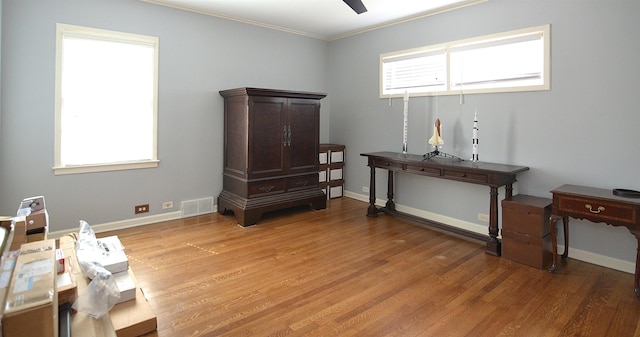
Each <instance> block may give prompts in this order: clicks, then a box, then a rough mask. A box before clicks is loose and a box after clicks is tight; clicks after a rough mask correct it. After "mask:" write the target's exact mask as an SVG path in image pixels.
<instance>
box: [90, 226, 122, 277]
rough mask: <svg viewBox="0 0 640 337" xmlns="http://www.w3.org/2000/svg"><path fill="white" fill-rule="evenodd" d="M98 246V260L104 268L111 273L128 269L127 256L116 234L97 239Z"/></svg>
mask: <svg viewBox="0 0 640 337" xmlns="http://www.w3.org/2000/svg"><path fill="white" fill-rule="evenodd" d="M98 247H100V249H101V250H102V259H100V261H97V262H99V263H100V264H101V265H102V266H103V267H104V268H105V269H106V270H108V271H110V272H111V273H112V274H115V273H119V272H123V271H127V269H129V258H128V257H127V254H126V253H125V251H124V246H123V245H122V243H121V242H120V239H118V236H116V235H113V236H108V237H105V238H99V239H98Z"/></svg>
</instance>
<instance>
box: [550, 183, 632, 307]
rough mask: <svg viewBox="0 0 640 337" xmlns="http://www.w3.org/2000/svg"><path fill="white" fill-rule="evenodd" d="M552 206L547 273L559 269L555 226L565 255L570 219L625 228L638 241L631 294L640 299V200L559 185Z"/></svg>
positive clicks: (604, 190) (567, 246)
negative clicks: (561, 230)
mask: <svg viewBox="0 0 640 337" xmlns="http://www.w3.org/2000/svg"><path fill="white" fill-rule="evenodd" d="M551 193H553V206H552V210H551V217H550V218H549V227H550V229H551V242H552V245H553V262H552V264H551V267H549V272H551V273H553V272H554V271H555V270H556V268H557V266H558V247H557V241H558V239H557V230H556V222H557V221H558V220H562V223H563V228H564V253H563V254H562V257H563V258H566V257H567V256H568V251H569V231H568V225H569V217H572V218H576V219H585V220H589V221H592V222H596V223H597V222H604V223H606V224H609V225H612V226H624V227H627V228H628V229H629V231H630V232H631V234H633V235H634V236H635V237H636V239H637V240H638V243H639V246H638V248H639V249H638V250H637V252H636V272H635V281H634V290H635V293H636V296H637V297H638V298H640V265H639V262H640V199H633V198H625V197H621V196H617V195H614V194H613V191H612V190H607V189H601V188H593V187H586V186H576V185H562V186H560V187H558V188H556V189H554V190H552V191H551Z"/></svg>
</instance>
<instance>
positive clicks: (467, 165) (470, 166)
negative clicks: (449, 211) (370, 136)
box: [361, 152, 529, 256]
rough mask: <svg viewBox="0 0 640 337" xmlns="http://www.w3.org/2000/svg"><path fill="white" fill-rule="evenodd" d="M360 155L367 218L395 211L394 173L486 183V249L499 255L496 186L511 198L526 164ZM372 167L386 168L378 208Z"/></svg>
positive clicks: (393, 153)
mask: <svg viewBox="0 0 640 337" xmlns="http://www.w3.org/2000/svg"><path fill="white" fill-rule="evenodd" d="M361 156H364V157H367V158H368V164H367V166H369V167H370V168H371V176H370V183H369V184H370V186H369V208H368V209H367V216H370V217H375V216H378V213H381V212H384V213H387V214H398V213H399V212H397V211H396V209H395V203H394V201H393V197H394V190H393V174H394V172H403V173H410V174H417V175H423V176H429V177H435V178H442V179H449V180H456V181H462V182H466V183H471V184H479V185H485V186H489V187H490V189H491V191H490V199H489V200H490V202H489V205H490V206H489V237H488V238H487V249H486V252H487V253H489V254H492V255H497V256H499V255H500V253H501V252H500V240H498V188H499V187H501V186H505V194H506V196H505V197H506V198H508V197H511V196H512V194H513V183H514V182H516V174H517V173H520V172H523V171H527V170H529V168H528V167H525V166H514V165H503V164H494V163H486V162H472V161H466V160H460V159H449V158H438V157H435V158H431V159H424V157H423V156H422V155H414V154H403V153H396V152H374V153H362V154H361ZM376 168H379V169H385V170H387V171H388V176H389V178H388V186H387V202H386V204H385V207H381V208H378V207H377V206H376V205H375V202H376V179H375V176H376ZM447 227H450V226H447ZM456 232H458V231H456ZM458 233H460V232H458ZM461 234H464V233H461ZM485 238H486V237H485Z"/></svg>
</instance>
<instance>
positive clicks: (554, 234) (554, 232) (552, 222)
mask: <svg viewBox="0 0 640 337" xmlns="http://www.w3.org/2000/svg"><path fill="white" fill-rule="evenodd" d="M558 220H562V229H563V230H564V252H563V253H562V259H563V260H564V259H566V258H567V257H568V256H569V218H568V217H561V216H558V215H551V217H549V230H550V231H551V247H552V249H553V260H552V262H551V266H549V272H550V273H553V272H555V271H556V268H557V267H558V229H557V227H556V223H557V222H558Z"/></svg>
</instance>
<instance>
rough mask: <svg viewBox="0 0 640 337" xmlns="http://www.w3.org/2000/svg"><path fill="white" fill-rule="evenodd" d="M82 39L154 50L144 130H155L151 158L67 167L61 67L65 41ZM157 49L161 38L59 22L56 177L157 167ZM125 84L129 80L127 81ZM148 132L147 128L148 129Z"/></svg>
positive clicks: (57, 34) (57, 35)
mask: <svg viewBox="0 0 640 337" xmlns="http://www.w3.org/2000/svg"><path fill="white" fill-rule="evenodd" d="M65 37H66V38H79V39H87V40H94V41H105V42H117V43H124V44H131V45H133V46H136V45H137V46H143V47H149V48H153V56H152V57H153V84H152V86H153V89H152V90H153V93H152V98H151V99H152V102H151V104H152V114H153V117H152V122H151V124H152V125H145V127H150V128H152V130H151V134H152V138H153V139H152V140H151V141H150V146H152V149H150V158H141V159H140V160H123V161H117V162H99V163H88V164H74V165H70V164H65V163H64V162H63V158H62V146H63V137H62V124H63V121H62V119H63V111H62V110H63V103H64V102H63V99H62V96H61V95H62V76H63V73H62V66H63V48H64V39H65ZM158 46H159V39H158V38H157V37H153V36H145V35H137V34H130V33H122V32H115V31H109V30H102V29H95V28H89V27H81V26H74V25H68V24H62V23H58V24H57V25H56V87H55V150H54V152H55V154H54V155H55V159H54V160H55V164H54V167H53V170H54V174H55V175H62V174H75V173H88V172H103V171H116V170H129V169H142V168H153V167H158V164H159V160H158V151H157V147H158V146H157V144H158V136H157V134H158V130H157V127H158ZM125 81H126V80H125ZM105 95H109V97H112V96H111V95H110V94H109V93H105ZM147 131H148V129H147ZM113 137H118V130H114V132H113Z"/></svg>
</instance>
